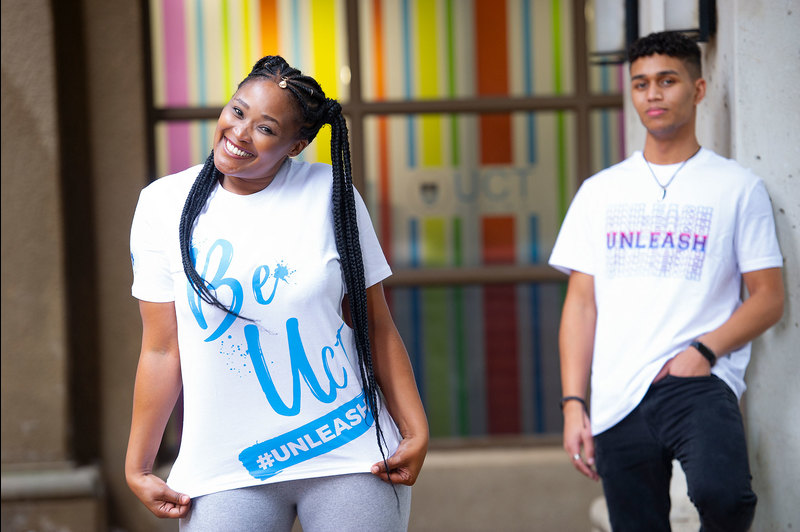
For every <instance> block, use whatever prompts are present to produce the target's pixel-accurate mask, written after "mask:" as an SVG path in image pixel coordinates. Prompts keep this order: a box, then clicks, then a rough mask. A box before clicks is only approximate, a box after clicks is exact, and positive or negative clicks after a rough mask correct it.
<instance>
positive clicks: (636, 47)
mask: <svg viewBox="0 0 800 532" xmlns="http://www.w3.org/2000/svg"><path fill="white" fill-rule="evenodd" d="M653 54H661V55H667V56H669V57H675V58H677V59H680V60H681V61H683V63H684V64H685V65H686V69H687V70H688V71H689V75H690V76H692V78H694V79H697V78H700V77H702V75H703V67H702V63H701V60H700V47H699V46H698V45H697V43H696V42H695V41H693V40H692V39H691V38H689V37H687V36H686V35H684V34H683V33H680V32H677V31H662V32H658V33H651V34H650V35H646V36H645V37H640V38H639V39H637V40H636V41H634V42H633V43H632V44H631V46H630V48H628V63H629V64H633V62H634V61H636V60H637V59H639V58H640V57H647V56H650V55H653Z"/></svg>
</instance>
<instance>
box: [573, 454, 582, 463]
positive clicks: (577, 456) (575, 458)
mask: <svg viewBox="0 0 800 532" xmlns="http://www.w3.org/2000/svg"><path fill="white" fill-rule="evenodd" d="M572 459H573V460H575V461H576V462H579V461H580V459H581V455H579V454H577V453H576V454H573V455H572Z"/></svg>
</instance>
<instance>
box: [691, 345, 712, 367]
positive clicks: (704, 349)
mask: <svg viewBox="0 0 800 532" xmlns="http://www.w3.org/2000/svg"><path fill="white" fill-rule="evenodd" d="M691 346H692V347H694V348H695V349H697V350H698V351H700V354H701V355H703V356H704V357H705V359H706V360H708V363H709V364H710V365H712V366H713V365H714V364H716V363H717V355H715V354H714V351H712V350H711V349H709V348H708V347H707V346H706V344H704V343H703V342H701V341H699V340H695V341H694V342H692V343H691Z"/></svg>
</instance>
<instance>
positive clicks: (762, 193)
mask: <svg viewBox="0 0 800 532" xmlns="http://www.w3.org/2000/svg"><path fill="white" fill-rule="evenodd" d="M735 246H736V260H737V262H738V263H739V271H741V272H742V273H747V272H752V271H756V270H763V269H765V268H779V267H782V266H783V257H782V256H781V250H780V247H779V246H778V238H777V236H776V235H775V218H774V216H773V214H772V203H771V202H770V199H769V194H768V193H767V189H766V187H765V186H764V183H763V181H761V180H760V179H759V180H758V181H757V183H756V184H755V185H754V186H753V187H752V188H751V190H750V193H749V194H748V195H747V196H745V198H744V199H743V201H742V204H741V205H740V212H739V216H738V220H737V223H736V237H735Z"/></svg>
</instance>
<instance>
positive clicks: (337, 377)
mask: <svg viewBox="0 0 800 532" xmlns="http://www.w3.org/2000/svg"><path fill="white" fill-rule="evenodd" d="M200 169H201V166H195V167H193V168H190V169H188V170H185V171H183V172H180V173H178V174H174V175H171V176H167V177H163V178H161V179H159V180H157V181H155V182H154V183H152V184H151V185H149V186H148V187H146V188H145V189H144V190H142V193H141V195H140V198H139V204H138V206H137V208H136V214H135V216H134V220H133V227H132V230H131V258H132V261H133V271H134V282H133V287H132V293H133V295H134V296H135V297H136V298H138V299H140V300H144V301H152V302H170V301H174V302H175V310H176V314H177V319H178V341H179V347H180V359H181V373H182V378H183V393H184V419H183V435H182V441H181V448H180V453H179V455H178V458H177V460H176V461H175V464H174V466H173V468H172V471H171V473H170V476H169V479H168V484H169V485H170V486H171V487H172V488H173V489H175V490H177V491H180V492H183V493H186V494H188V495H190V496H192V497H195V496H199V495H203V494H207V493H212V492H217V491H222V490H227V489H232V488H240V487H245V486H252V485H257V484H261V483H266V482H278V481H284V480H293V479H299V478H310V477H320V476H327V475H338V474H345V473H355V472H367V471H369V469H370V466H371V465H372V464H373V463H375V462H377V461H379V460H380V459H381V457H380V452H379V450H378V444H377V440H376V437H375V428H374V427H375V425H374V420H373V419H372V416H371V415H370V414H369V413H368V410H367V408H366V405H365V401H364V395H363V391H362V389H361V384H360V373H359V370H358V355H357V353H356V347H355V342H354V338H353V332H352V330H351V329H350V328H349V327H348V326H347V325H346V324H345V323H344V322H343V321H342V317H341V302H342V297H343V296H344V293H345V287H344V280H343V277H342V271H341V266H340V262H339V254H338V252H337V251H336V243H335V238H334V231H333V222H332V206H331V186H332V185H331V182H332V177H331V168H330V166H329V165H325V164H309V163H302V162H296V161H292V160H290V159H287V162H286V163H285V164H284V165H283V166H282V167H281V169H280V171H279V172H278V174H277V175H276V177H275V179H274V180H273V181H272V183H271V184H270V185H269V186H268V187H267V188H265V189H264V190H261V191H259V192H257V193H255V194H250V195H244V196H243V195H236V194H233V193H231V192H228V191H227V190H225V189H224V188H222V187H221V186H219V185H217V186H216V188H215V189H214V190H213V191H212V193H211V197H210V198H209V200H208V202H207V203H206V207H205V209H204V211H203V212H202V213H201V215H200V216H199V218H198V220H197V222H196V225H195V229H194V233H193V236H192V248H193V256H194V260H195V264H196V269H197V271H198V273H199V274H200V275H201V276H202V277H203V278H204V279H205V280H206V281H208V282H210V283H211V284H212V285H213V286H214V287H215V288H216V295H217V297H218V298H219V299H220V301H222V302H223V303H224V304H225V305H227V306H229V307H232V308H233V309H234V310H235V311H236V312H237V313H238V314H239V315H241V316H243V317H245V318H248V319H249V320H252V321H248V320H245V319H241V318H236V319H234V316H232V315H230V314H228V313H226V312H223V311H221V310H219V309H217V308H215V307H212V306H211V305H208V304H206V303H202V302H201V300H200V298H199V297H198V296H197V294H195V292H194V291H193V290H192V288H191V287H190V286H189V283H188V281H187V279H186V277H185V275H184V272H183V267H182V263H181V256H180V249H179V245H178V225H179V221H180V216H181V211H182V209H183V205H184V201H185V199H186V197H187V195H188V192H189V189H190V188H191V186H192V184H193V182H194V180H195V178H196V177H197V174H198V172H199V171H200ZM356 205H357V211H358V213H357V214H358V225H359V235H360V240H361V247H362V254H363V261H364V271H365V280H366V286H371V285H373V284H375V283H377V282H379V281H381V280H383V279H385V278H386V277H388V276H389V275H390V274H391V270H390V268H389V265H388V264H387V262H386V259H385V257H384V255H383V252H382V251H381V249H380V245H379V243H378V240H377V237H376V236H375V232H374V229H373V228H372V224H371V222H370V219H369V214H368V212H367V209H366V206H365V205H364V202H363V200H362V199H361V197H360V196H359V195H358V193H357V192H356ZM380 421H381V428H382V429H383V431H384V435H385V437H386V441H387V445H388V450H389V453H390V454H391V453H393V452H394V451H395V449H396V448H397V445H398V443H399V440H400V436H399V433H398V431H397V427H396V426H395V424H394V422H393V421H392V419H391V417H389V415H388V413H387V412H386V411H385V409H381V420H380Z"/></svg>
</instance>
